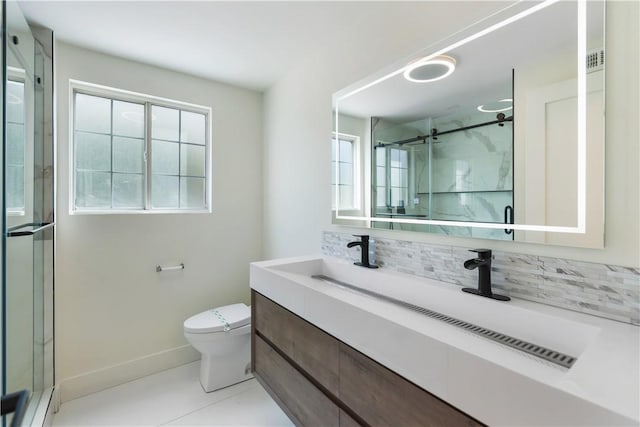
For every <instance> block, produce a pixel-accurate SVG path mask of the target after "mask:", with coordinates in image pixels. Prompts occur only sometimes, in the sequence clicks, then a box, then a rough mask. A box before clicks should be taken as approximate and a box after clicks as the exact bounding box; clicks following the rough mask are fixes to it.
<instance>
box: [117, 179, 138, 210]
mask: <svg viewBox="0 0 640 427" xmlns="http://www.w3.org/2000/svg"><path fill="white" fill-rule="evenodd" d="M143 188H144V175H138V174H126V173H114V174H113V207H114V208H142V207H143V206H144V196H143V194H144V193H143Z"/></svg>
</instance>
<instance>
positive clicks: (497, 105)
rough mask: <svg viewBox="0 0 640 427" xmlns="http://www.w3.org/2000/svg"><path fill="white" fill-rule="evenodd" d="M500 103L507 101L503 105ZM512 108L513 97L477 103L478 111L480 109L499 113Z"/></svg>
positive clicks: (485, 111) (484, 111)
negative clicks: (505, 104)
mask: <svg viewBox="0 0 640 427" xmlns="http://www.w3.org/2000/svg"><path fill="white" fill-rule="evenodd" d="M501 103H509V104H508V106H506V107H503V106H501ZM511 109H513V99H511V98H505V99H501V100H499V101H495V102H490V103H488V104H482V105H478V111H482V112H483V113H501V112H503V111H509V110H511Z"/></svg>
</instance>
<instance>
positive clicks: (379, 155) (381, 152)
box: [376, 148, 387, 166]
mask: <svg viewBox="0 0 640 427" xmlns="http://www.w3.org/2000/svg"><path fill="white" fill-rule="evenodd" d="M386 155H387V153H386V150H385V149H384V148H378V149H376V165H377V166H385V165H386V163H387V162H386V157H387V156H386Z"/></svg>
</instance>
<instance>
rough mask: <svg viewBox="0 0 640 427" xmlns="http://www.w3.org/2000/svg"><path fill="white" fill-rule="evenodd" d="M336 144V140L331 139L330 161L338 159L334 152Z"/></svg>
mask: <svg viewBox="0 0 640 427" xmlns="http://www.w3.org/2000/svg"><path fill="white" fill-rule="evenodd" d="M337 145H338V142H337V141H336V140H335V138H334V139H332V140H331V161H332V162H335V161H336V160H338V155H337V154H336V147H337Z"/></svg>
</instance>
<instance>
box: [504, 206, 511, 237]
mask: <svg viewBox="0 0 640 427" xmlns="http://www.w3.org/2000/svg"><path fill="white" fill-rule="evenodd" d="M504 223H505V224H513V207H511V206H509V205H507V206H505V207H504ZM504 232H505V233H506V234H511V233H513V229H512V228H505V229H504Z"/></svg>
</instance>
